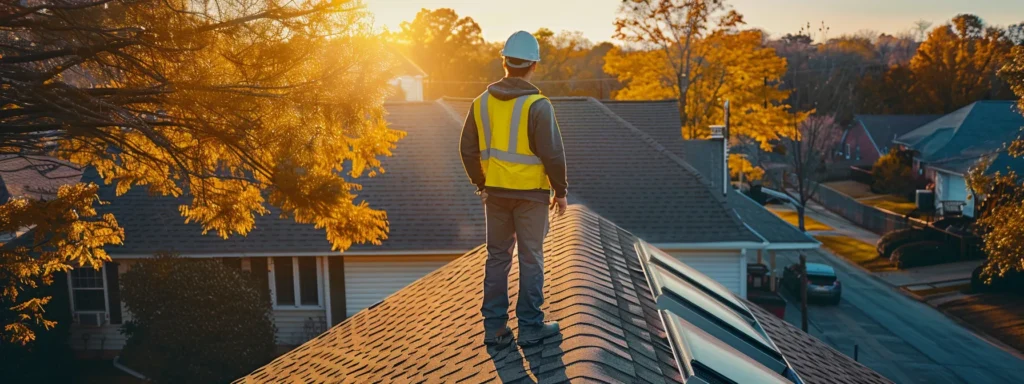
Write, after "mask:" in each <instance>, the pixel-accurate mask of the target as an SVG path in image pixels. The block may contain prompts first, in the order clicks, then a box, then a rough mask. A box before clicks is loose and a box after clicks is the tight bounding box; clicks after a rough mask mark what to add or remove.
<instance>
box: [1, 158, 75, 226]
mask: <svg viewBox="0 0 1024 384" xmlns="http://www.w3.org/2000/svg"><path fill="white" fill-rule="evenodd" d="M81 177H82V171H80V170H79V169H78V167H75V166H74V165H72V164H70V163H68V162H65V161H61V160H57V159H54V158H52V157H45V156H30V155H2V156H0V204H3V203H6V202H7V200H10V199H12V198H26V199H32V200H50V199H54V198H56V197H57V190H58V189H60V187H61V186H63V185H69V184H75V183H77V182H78V181H79V180H80V179H81ZM16 235H18V234H17V233H0V241H6V240H10V239H12V238H14V237H16Z"/></svg>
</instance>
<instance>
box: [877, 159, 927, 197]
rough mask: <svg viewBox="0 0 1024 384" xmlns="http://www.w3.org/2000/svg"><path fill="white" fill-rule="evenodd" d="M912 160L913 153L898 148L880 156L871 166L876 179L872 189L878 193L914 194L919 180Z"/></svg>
mask: <svg viewBox="0 0 1024 384" xmlns="http://www.w3.org/2000/svg"><path fill="white" fill-rule="evenodd" d="M910 162H911V155H910V154H909V153H907V151H903V150H900V149H898V148H893V149H892V150H890V151H889V153H887V154H885V155H883V156H882V157H879V158H878V160H877V161H875V164H874V165H872V166H871V178H872V180H874V184H873V185H872V186H871V189H872V190H873V191H876V192H878V193H887V194H895V195H900V196H910V195H912V194H913V193H914V191H915V190H916V189H917V185H918V182H917V177H915V176H914V170H913V167H911V163H910Z"/></svg>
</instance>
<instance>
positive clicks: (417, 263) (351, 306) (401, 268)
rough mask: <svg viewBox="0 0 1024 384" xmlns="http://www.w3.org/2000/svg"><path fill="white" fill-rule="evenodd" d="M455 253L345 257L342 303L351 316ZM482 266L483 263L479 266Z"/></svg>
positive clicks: (432, 269)
mask: <svg viewBox="0 0 1024 384" xmlns="http://www.w3.org/2000/svg"><path fill="white" fill-rule="evenodd" d="M455 257H456V256H403V257H376V256H346V257H345V306H346V312H347V315H348V316H352V315H354V314H356V312H359V311H361V310H363V309H364V308H366V307H369V306H371V305H373V304H374V303H376V302H378V301H381V300H383V299H384V298H386V297H388V296H390V295H391V294H392V293H395V292H397V291H398V290H399V289H402V288H404V287H405V286H407V285H409V284H410V283H412V282H414V281H416V280H418V279H419V278H421V277H423V276H426V275H427V274H428V273H430V272H433V271H435V270H437V269H438V268H441V267H442V266H444V265H445V264H448V262H449V261H452V260H454V259H455ZM481 268H483V266H481Z"/></svg>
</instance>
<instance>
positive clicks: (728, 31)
mask: <svg viewBox="0 0 1024 384" xmlns="http://www.w3.org/2000/svg"><path fill="white" fill-rule="evenodd" d="M742 23H743V18H742V16H741V15H739V14H738V13H736V12H735V11H732V10H727V7H726V6H725V5H724V3H723V2H722V1H718V0H650V1H643V0H636V1H629V2H623V4H622V6H621V7H620V9H619V15H618V17H617V18H616V21H615V26H616V33H615V37H616V38H617V39H620V40H623V41H626V42H628V43H633V44H636V45H638V46H640V47H642V48H643V49H637V50H630V49H623V48H617V49H613V50H612V51H610V52H609V53H608V55H607V56H605V67H604V69H605V71H606V72H608V73H609V74H612V75H615V76H616V77H617V78H618V80H619V81H620V82H621V83H623V84H624V88H623V89H621V90H619V91H618V92H616V93H615V94H614V96H613V97H614V98H616V99H621V100H651V99H673V98H674V99H677V101H678V104H679V112H680V120H681V121H682V127H681V128H682V132H681V135H682V136H683V137H685V138H689V139H694V138H702V137H705V136H706V135H708V134H709V133H710V132H709V130H708V126H709V125H712V124H717V123H720V122H722V121H723V120H724V108H723V107H722V106H723V104H724V101H725V100H729V101H731V103H732V105H733V106H734V108H733V109H732V113H731V116H730V129H731V131H732V132H731V133H730V138H731V139H732V138H735V140H739V139H740V138H743V137H746V138H751V139H753V141H754V142H755V143H757V146H759V147H760V149H761V150H770V149H771V143H772V142H773V141H775V140H778V139H780V138H781V137H783V136H782V135H780V133H781V132H786V131H785V130H784V127H785V126H786V124H788V123H789V122H791V121H792V117H791V116H790V115H789V113H788V110H789V106H788V105H786V104H785V103H784V102H783V101H784V100H785V99H786V97H787V96H788V92H786V91H782V90H779V88H778V83H779V81H780V77H781V76H782V74H783V73H785V70H786V61H785V59H783V58H780V57H778V56H777V55H776V54H775V51H774V50H772V49H771V48H767V47H764V45H763V44H762V43H763V40H764V35H763V33H762V32H761V31H758V30H738V28H737V27H738V26H739V25H741V24H742ZM805 116H806V114H801V115H799V116H798V119H802V118H804V117H805ZM734 144H736V143H734ZM757 146H756V147H757ZM732 161H734V162H740V161H745V160H742V159H734V160H732Z"/></svg>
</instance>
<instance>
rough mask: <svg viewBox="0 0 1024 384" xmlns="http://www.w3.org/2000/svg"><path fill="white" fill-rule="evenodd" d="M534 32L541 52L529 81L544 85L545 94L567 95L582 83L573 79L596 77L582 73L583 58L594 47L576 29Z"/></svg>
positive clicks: (544, 29) (543, 29) (545, 29)
mask: <svg viewBox="0 0 1024 384" xmlns="http://www.w3.org/2000/svg"><path fill="white" fill-rule="evenodd" d="M533 35H534V36H535V37H536V38H537V41H538V42H539V43H540V51H541V54H542V55H543V57H542V61H541V63H540V65H538V66H537V71H536V72H535V73H534V75H533V78H532V81H536V82H537V83H539V84H543V85H544V87H543V89H544V93H546V94H549V95H570V94H573V93H574V90H575V89H576V88H577V87H578V85H581V84H582V82H580V83H577V82H576V81H573V80H586V79H587V78H588V77H590V78H593V77H595V75H597V74H594V73H589V74H584V73H583V72H585V71H586V69H587V68H586V67H585V66H584V60H586V58H587V56H588V55H587V54H588V53H589V52H590V49H591V48H592V47H593V43H591V42H590V40H588V39H587V38H585V37H583V33H582V32H579V31H572V32H570V31H561V32H559V33H557V34H556V33H555V32H553V31H551V30H550V29H547V28H541V29H539V30H537V32H534V33H533Z"/></svg>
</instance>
